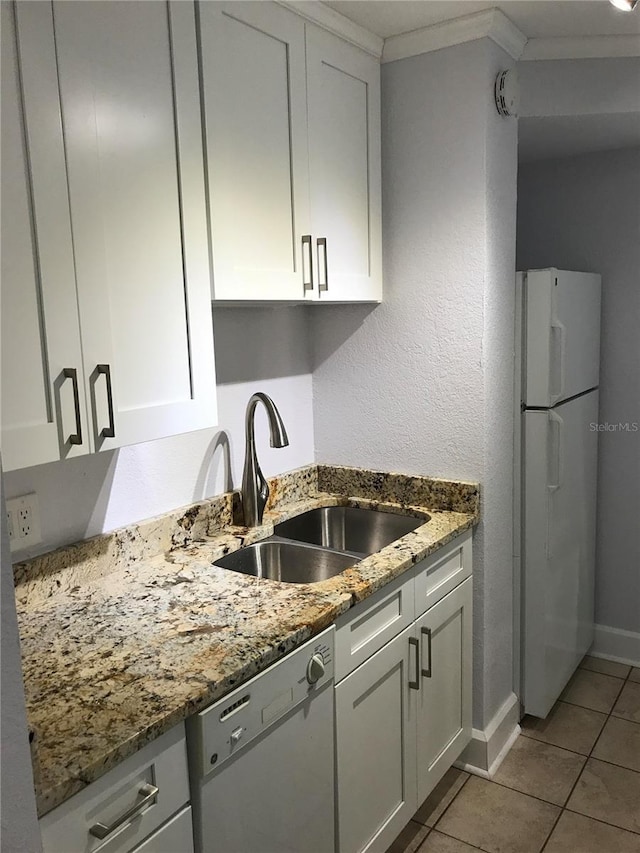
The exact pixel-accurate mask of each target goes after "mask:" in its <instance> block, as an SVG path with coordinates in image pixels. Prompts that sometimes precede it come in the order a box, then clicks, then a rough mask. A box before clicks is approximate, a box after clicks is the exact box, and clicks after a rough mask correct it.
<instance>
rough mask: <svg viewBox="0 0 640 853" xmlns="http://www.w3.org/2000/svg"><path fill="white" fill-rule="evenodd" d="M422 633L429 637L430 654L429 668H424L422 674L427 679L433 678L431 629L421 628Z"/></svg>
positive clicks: (428, 647) (428, 648)
mask: <svg viewBox="0 0 640 853" xmlns="http://www.w3.org/2000/svg"><path fill="white" fill-rule="evenodd" d="M420 632H421V633H422V634H426V636H427V650H428V652H429V667H428V668H427V669H424V668H423V669H422V670H421V672H422V675H423V676H424V677H425V678H431V628H420Z"/></svg>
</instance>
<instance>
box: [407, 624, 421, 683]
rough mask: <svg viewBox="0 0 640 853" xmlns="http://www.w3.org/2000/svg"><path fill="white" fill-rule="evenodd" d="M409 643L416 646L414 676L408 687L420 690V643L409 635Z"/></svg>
mask: <svg viewBox="0 0 640 853" xmlns="http://www.w3.org/2000/svg"><path fill="white" fill-rule="evenodd" d="M409 645H410V646H415V647H416V677H415V679H414V680H413V681H409V687H410V688H411V689H412V690H420V645H419V644H418V641H417V640H416V638H415V637H409Z"/></svg>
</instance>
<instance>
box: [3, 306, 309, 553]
mask: <svg viewBox="0 0 640 853" xmlns="http://www.w3.org/2000/svg"><path fill="white" fill-rule="evenodd" d="M214 334H215V348H216V372H217V382H218V413H219V426H218V427H216V428H215V429H209V430H201V431H199V432H194V433H188V434H186V435H179V436H175V437H172V438H166V439H161V440H159V441H152V442H148V443H146V444H138V445H134V446H132V447H125V448H122V449H121V450H119V451H111V452H109V453H100V454H94V455H92V456H86V457H80V458H78V459H72V460H66V461H64V462H55V463H51V464H49V465H39V466H34V467H32V468H26V469H24V470H22V471H12V472H9V473H7V474H5V475H4V480H5V490H6V495H7V497H15V496H17V495H22V494H25V493H27V492H32V491H35V492H36V493H37V494H38V498H39V505H40V518H41V524H42V535H43V541H42V543H41V544H40V545H38V546H36V547H34V548H33V549H32V550H30V551H28V552H22V553H20V554H18V555H15V556H18V557H21V558H22V557H25V556H32V555H33V554H36V553H42V552H44V551H48V550H50V549H51V548H54V547H56V546H58V545H62V544H66V543H69V542H74V541H77V540H78V539H84V538H86V537H88V536H93V535H95V534H97V533H101V532H103V531H107V530H113V529H114V528H116V527H120V526H122V525H125V524H130V523H132V522H134V521H138V520H140V519H143V518H149V517H151V516H154V515H158V514H160V513H162V512H166V511H168V510H171V509H174V508H176V507H179V506H183V505H185V504H189V503H192V502H193V501H196V500H200V499H202V498H204V497H209V496H211V495H215V494H219V493H221V492H224V491H226V490H227V489H229V488H231V487H232V486H233V487H236V488H237V487H239V485H240V482H241V479H242V466H243V460H244V413H245V408H246V404H247V401H248V399H249V397H250V396H251V394H252V393H253V392H254V391H258V390H260V391H265V392H266V393H267V394H269V395H270V396H271V397H272V398H273V399H274V401H275V402H276V405H277V406H278V409H279V410H280V413H281V415H282V418H283V420H284V423H285V426H286V428H287V432H288V435H289V446H288V447H286V448H282V449H272V448H271V447H270V446H269V439H268V426H267V419H266V415H265V414H264V412H263V409H262V407H261V406H260V407H259V408H258V410H257V413H256V439H257V447H258V458H259V460H260V464H261V466H262V469H263V471H264V473H265V474H266V475H267V476H272V475H273V474H277V473H280V472H282V471H288V470H290V469H292V468H297V467H299V466H301V465H307V464H309V463H311V462H313V458H314V449H313V416H312V385H311V374H310V352H309V339H308V332H307V319H306V313H305V309H304V308H303V307H295V308H294V307H291V308H287V307H282V306H278V307H264V308H263V307H260V308H258V307H255V308H216V309H215V311H214ZM212 381H214V380H213V377H212Z"/></svg>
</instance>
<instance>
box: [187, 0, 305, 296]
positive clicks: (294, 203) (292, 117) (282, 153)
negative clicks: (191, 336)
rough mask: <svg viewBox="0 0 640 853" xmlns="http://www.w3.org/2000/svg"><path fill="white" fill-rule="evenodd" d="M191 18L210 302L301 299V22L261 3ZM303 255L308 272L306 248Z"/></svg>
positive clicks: (208, 8) (213, 9) (209, 8)
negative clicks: (195, 25)
mask: <svg viewBox="0 0 640 853" xmlns="http://www.w3.org/2000/svg"><path fill="white" fill-rule="evenodd" d="M198 14H199V18H200V36H201V56H202V76H203V104H204V120H205V128H206V140H207V142H206V146H207V172H208V181H209V214H210V218H211V242H212V253H213V293H214V296H215V298H216V299H224V300H236V299H237V300H242V299H249V300H278V299H282V300H300V299H302V298H303V297H304V294H305V290H304V279H303V242H302V241H303V237H304V236H305V235H308V234H309V177H308V162H307V105H306V91H305V56H304V21H303V20H302V18H299V17H298V16H297V15H294V14H292V13H290V12H288V11H287V10H286V9H283V8H282V7H280V6H276V5H275V4H272V3H264V2H243V3H238V2H230V3H215V2H206V3H200V4H199V6H198ZM304 251H305V253H306V257H305V266H306V265H307V264H308V262H309V257H310V255H309V252H310V245H309V242H308V240H307V242H306V243H305V246H304ZM306 272H307V281H309V282H310V278H309V270H308V269H307V270H306Z"/></svg>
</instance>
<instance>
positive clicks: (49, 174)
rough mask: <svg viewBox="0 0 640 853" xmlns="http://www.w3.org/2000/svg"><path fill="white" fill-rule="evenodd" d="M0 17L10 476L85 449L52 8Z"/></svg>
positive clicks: (26, 6) (6, 463)
mask: <svg viewBox="0 0 640 853" xmlns="http://www.w3.org/2000/svg"><path fill="white" fill-rule="evenodd" d="M1 8H2V123H1V126H2V146H1V147H2V193H1V198H2V272H1V277H2V359H1V360H2V405H1V407H0V408H1V410H2V463H3V467H4V470H5V471H9V470H12V469H14V468H25V467H27V466H29V465H38V464H41V463H43V462H52V461H54V460H56V459H60V458H64V457H71V456H77V455H79V454H82V453H87V452H88V451H89V449H90V445H89V441H88V434H87V429H86V409H85V400H84V389H83V386H82V381H83V379H82V355H81V350H80V329H79V326H78V310H77V302H76V284H75V272H74V267H73V248H72V241H71V223H70V217H69V206H68V197H67V183H66V170H65V162H64V148H63V140H62V125H61V121H60V102H59V96H58V85H57V77H56V59H55V45H54V38H53V22H52V17H51V7H50V6H46V5H45V4H40V3H19V4H16V7H15V12H16V14H17V16H18V18H17V21H15V20H14V6H13V4H10V3H2V6H1ZM16 25H18V26H19V34H20V58H21V65H22V68H21V71H22V75H21V76H20V73H19V70H18V51H17V44H16ZM73 371H75V379H74V374H73ZM74 390H75V391H76V394H77V396H76V398H75V401H74ZM74 402H75V403H77V405H74Z"/></svg>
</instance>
